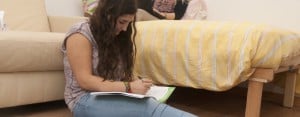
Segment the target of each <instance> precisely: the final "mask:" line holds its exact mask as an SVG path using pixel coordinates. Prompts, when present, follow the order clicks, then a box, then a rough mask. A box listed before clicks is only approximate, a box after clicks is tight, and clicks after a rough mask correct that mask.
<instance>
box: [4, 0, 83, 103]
mask: <svg viewBox="0 0 300 117" xmlns="http://www.w3.org/2000/svg"><path fill="white" fill-rule="evenodd" d="M0 10H4V12H5V16H4V19H5V22H6V23H7V27H8V31H7V32H0V108H4V107H11V106H18V105H25V104H33V103H40V102H47V101H54V100H61V99H63V92H64V83H65V80H64V73H63V63H62V53H61V52H60V47H61V44H62V41H63V39H64V36H65V33H64V32H66V31H67V30H68V29H69V28H70V26H71V25H72V24H74V23H76V22H79V21H82V20H85V19H86V18H82V17H63V16H47V13H46V10H45V3H44V0H0Z"/></svg>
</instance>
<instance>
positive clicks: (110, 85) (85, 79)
mask: <svg viewBox="0 0 300 117" xmlns="http://www.w3.org/2000/svg"><path fill="white" fill-rule="evenodd" d="M66 47H67V57H68V60H69V62H70V66H71V69H72V71H73V73H74V75H75V79H76V80H77V82H78V84H79V86H80V87H81V88H83V89H85V90H88V91H122V92H124V91H125V90H126V87H125V85H124V83H123V82H121V81H109V80H105V81H103V78H101V77H99V76H95V75H93V74H92V45H91V43H90V42H89V41H88V39H87V38H86V37H85V36H83V35H82V34H79V33H76V34H73V35H71V36H70V37H69V38H68V40H67V43H66ZM130 85H131V89H132V92H133V93H138V94H145V93H146V92H147V90H148V88H149V87H150V86H151V85H152V82H146V83H145V82H141V81H140V80H134V81H132V82H130Z"/></svg>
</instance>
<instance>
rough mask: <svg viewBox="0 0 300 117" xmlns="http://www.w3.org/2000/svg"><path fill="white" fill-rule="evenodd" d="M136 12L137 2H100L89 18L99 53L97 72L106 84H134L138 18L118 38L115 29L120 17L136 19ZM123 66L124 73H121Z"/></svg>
mask: <svg viewBox="0 0 300 117" xmlns="http://www.w3.org/2000/svg"><path fill="white" fill-rule="evenodd" d="M136 12H137V2H136V0H99V2H98V7H97V8H96V10H95V12H94V13H93V15H91V16H90V29H91V32H92V34H93V36H94V38H95V40H96V42H97V45H98V51H99V52H98V57H99V63H98V66H97V72H98V74H99V76H101V77H103V78H104V80H118V79H123V80H125V81H131V80H132V72H133V66H134V57H135V53H136V47H135V36H136V27H135V20H136V18H134V21H132V22H131V23H130V24H129V25H128V28H127V30H126V31H121V32H120V33H119V35H116V31H115V30H116V29H115V27H116V24H117V19H118V17H120V16H122V15H135V14H136ZM120 62H121V63H122V65H121V66H122V68H121V72H120V69H118V66H119V64H120Z"/></svg>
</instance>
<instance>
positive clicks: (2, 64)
mask: <svg viewBox="0 0 300 117" xmlns="http://www.w3.org/2000/svg"><path fill="white" fill-rule="evenodd" d="M24 37H26V38H24ZM64 37H65V34H64V33H49V32H14V31H10V32H0V72H24V71H49V70H50V71H51V70H52V71H56V70H63V61H62V60H63V57H62V53H61V52H60V48H61V44H62V41H63V39H64Z"/></svg>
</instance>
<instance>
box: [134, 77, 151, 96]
mask: <svg viewBox="0 0 300 117" xmlns="http://www.w3.org/2000/svg"><path fill="white" fill-rule="evenodd" d="M152 85H153V84H152V80H150V79H135V80H134V81H132V82H130V88H131V91H132V93H136V94H143V95H145V94H146V93H147V91H148V90H149V89H150V87H151V86H152Z"/></svg>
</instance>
